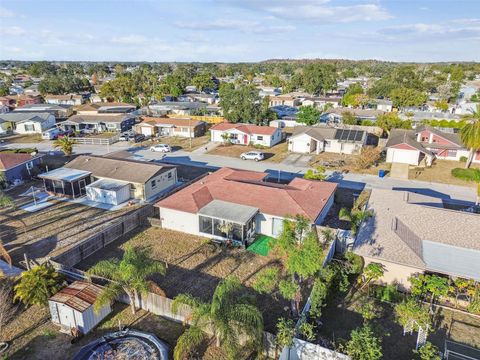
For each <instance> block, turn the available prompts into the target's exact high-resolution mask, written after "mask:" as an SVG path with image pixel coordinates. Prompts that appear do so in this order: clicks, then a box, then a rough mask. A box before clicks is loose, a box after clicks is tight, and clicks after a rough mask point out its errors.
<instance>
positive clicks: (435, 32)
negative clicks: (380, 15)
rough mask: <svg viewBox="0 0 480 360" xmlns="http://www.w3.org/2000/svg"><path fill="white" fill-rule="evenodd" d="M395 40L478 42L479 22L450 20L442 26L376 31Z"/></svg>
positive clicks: (409, 25)
mask: <svg viewBox="0 0 480 360" xmlns="http://www.w3.org/2000/svg"><path fill="white" fill-rule="evenodd" d="M377 33H378V34H379V35H384V36H387V37H389V38H390V39H396V40H412V39H416V40H425V39H432V38H436V39H438V40H454V39H457V40H467V39H476V40H480V21H477V20H476V19H469V21H468V22H467V21H465V19H462V20H461V21H458V20H452V21H449V22H446V23H442V24H428V23H416V24H405V25H398V26H390V27H386V28H383V29H380V30H378V31H377Z"/></svg>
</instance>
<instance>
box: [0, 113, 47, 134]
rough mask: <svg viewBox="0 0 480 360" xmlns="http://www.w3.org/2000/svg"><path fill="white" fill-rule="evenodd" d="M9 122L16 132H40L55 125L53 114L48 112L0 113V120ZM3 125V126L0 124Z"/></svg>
mask: <svg viewBox="0 0 480 360" xmlns="http://www.w3.org/2000/svg"><path fill="white" fill-rule="evenodd" d="M2 120H3V122H6V123H10V125H9V126H8V127H9V128H10V129H12V130H13V132H14V133H16V134H41V133H42V132H44V131H45V130H47V129H50V128H52V127H54V126H55V116H53V115H52V114H50V113H49V112H16V111H15V112H10V113H6V114H0V122H2ZM2 127H3V126H2Z"/></svg>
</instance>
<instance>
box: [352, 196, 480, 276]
mask: <svg viewBox="0 0 480 360" xmlns="http://www.w3.org/2000/svg"><path fill="white" fill-rule="evenodd" d="M368 208H369V209H371V210H373V212H374V216H373V217H372V218H370V219H369V220H368V221H367V222H366V224H365V225H364V226H363V227H362V228H361V229H360V231H359V232H358V234H357V239H356V241H355V244H354V251H355V252H356V253H357V254H359V255H362V256H368V257H371V258H377V259H379V260H382V259H383V260H386V261H389V262H394V263H400V264H403V265H407V266H411V267H416V268H418V269H422V270H431V271H437V272H441V273H445V274H449V275H456V276H463V277H468V278H475V276H476V277H477V278H478V277H479V274H480V272H476V275H475V274H474V271H475V269H476V267H478V265H474V263H476V264H480V215H478V214H472V213H467V212H462V211H455V210H448V209H445V208H443V202H442V200H441V199H438V198H433V197H429V196H424V195H419V194H414V193H407V192H402V191H393V190H380V189H373V190H372V193H371V196H370V199H369V201H368ZM472 261H474V263H472Z"/></svg>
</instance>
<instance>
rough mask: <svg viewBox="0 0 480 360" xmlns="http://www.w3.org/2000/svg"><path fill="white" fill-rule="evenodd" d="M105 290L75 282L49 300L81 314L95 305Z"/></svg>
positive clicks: (97, 286) (90, 284)
mask: <svg viewBox="0 0 480 360" xmlns="http://www.w3.org/2000/svg"><path fill="white" fill-rule="evenodd" d="M102 290H103V288H102V287H101V286H99V285H95V284H92V283H89V282H86V281H75V282H73V283H72V284H70V285H68V286H67V287H66V288H63V289H62V290H60V291H59V292H57V293H56V294H55V295H53V296H52V297H51V298H50V299H49V300H50V301H55V302H57V303H61V304H65V305H67V306H70V307H71V308H72V309H74V310H77V311H79V312H84V311H85V310H87V309H88V308H89V307H90V306H92V305H93V303H94V302H95V300H96V299H97V296H98V295H100V293H101V292H102Z"/></svg>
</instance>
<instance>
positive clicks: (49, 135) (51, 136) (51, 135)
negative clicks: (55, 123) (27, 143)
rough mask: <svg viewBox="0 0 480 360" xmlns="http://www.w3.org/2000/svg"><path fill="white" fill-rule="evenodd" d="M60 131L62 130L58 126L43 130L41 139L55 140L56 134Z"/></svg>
mask: <svg viewBox="0 0 480 360" xmlns="http://www.w3.org/2000/svg"><path fill="white" fill-rule="evenodd" d="M61 133H62V130H60V129H59V128H52V129H48V130H45V131H44V132H43V133H42V139H43V140H56V139H57V138H58V135H59V134H61Z"/></svg>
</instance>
